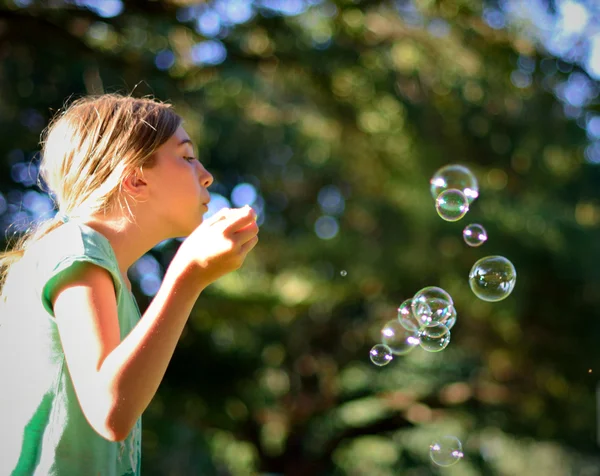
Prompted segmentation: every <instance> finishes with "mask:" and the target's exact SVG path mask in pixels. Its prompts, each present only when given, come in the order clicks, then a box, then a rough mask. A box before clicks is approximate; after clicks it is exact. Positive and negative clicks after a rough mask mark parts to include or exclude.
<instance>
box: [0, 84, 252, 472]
mask: <svg viewBox="0 0 600 476" xmlns="http://www.w3.org/2000/svg"><path fill="white" fill-rule="evenodd" d="M40 174H41V176H42V178H43V179H44V181H45V183H46V184H47V186H48V188H49V190H50V192H51V193H52V196H53V197H54V199H55V201H56V203H57V205H58V208H59V210H60V211H59V213H58V214H57V215H56V217H54V218H53V219H51V220H49V221H46V222H43V223H41V224H40V225H39V226H38V227H37V229H36V230H35V231H34V232H32V233H29V234H28V235H25V236H24V237H21V239H20V240H19V242H18V243H17V244H16V246H14V247H13V248H12V249H11V250H10V251H7V252H6V253H3V254H1V255H0V266H1V268H0V270H1V271H2V274H1V275H0V278H2V279H1V281H0V283H3V287H2V295H1V296H0V298H1V299H0V379H1V381H2V389H1V390H0V442H1V445H2V446H1V449H0V454H1V456H0V474H1V475H7V474H11V475H39V476H47V475H59V476H66V475H68V476H70V475H77V476H81V475H101V476H113V475H114V476H122V475H138V474H140V437H141V415H142V413H143V411H144V410H145V409H146V407H147V406H148V404H149V403H150V401H151V400H152V398H153V396H154V394H155V393H156V390H157V388H158V386H159V384H160V382H161V380H162V378H163V375H164V373H165V370H166V368H167V365H168V364H169V360H170V359H171V356H172V355H173V351H174V349H175V346H176V344H177V341H178V339H179V337H180V335H181V332H182V330H183V327H184V326H185V323H186V320H187V318H188V316H189V314H190V311H191V310H192V307H193V306H194V303H195V302H196V300H197V299H198V297H199V296H200V294H201V292H202V290H203V289H204V288H206V286H208V285H209V284H210V283H212V282H214V281H215V280H216V279H218V278H219V277H221V276H223V275H224V274H226V273H229V272H231V271H233V270H235V269H237V268H239V267H240V266H241V265H242V263H243V262H244V259H245V258H246V255H247V254H248V252H249V251H250V250H251V249H252V248H253V247H254V246H255V245H256V243H257V241H258V238H257V233H258V228H257V225H256V222H255V215H254V212H253V211H252V209H251V208H249V207H245V208H242V209H227V210H223V211H222V212H220V213H218V214H216V215H215V216H213V217H211V218H210V219H209V220H207V221H206V222H204V223H202V216H203V214H204V213H205V212H206V211H207V203H208V202H209V200H210V196H209V193H208V191H207V188H208V187H209V186H210V184H211V183H212V181H213V178H212V176H211V175H210V173H208V172H207V171H206V169H205V168H204V167H203V166H202V164H201V163H200V162H199V161H198V160H196V159H195V158H194V148H193V145H192V143H191V141H190V138H189V136H188V135H187V133H186V131H185V129H184V128H183V127H182V121H181V118H180V117H179V116H177V115H176V114H175V113H174V112H173V111H172V109H171V108H170V107H168V106H167V105H165V104H162V103H159V102H156V101H153V100H149V99H134V98H131V97H122V96H117V95H103V96H100V97H96V98H85V99H82V100H79V101H76V102H74V103H73V104H72V105H71V106H70V107H69V108H68V109H66V110H65V111H64V112H63V113H62V114H60V115H59V116H57V117H56V118H55V119H54V121H53V123H52V124H51V125H50V127H49V128H48V130H47V132H46V135H45V140H44V142H43V153H42V163H41V168H40ZM175 237H186V239H185V241H184V242H183V243H182V244H181V246H180V247H179V250H178V252H177V254H176V255H175V257H174V258H173V260H172V262H171V264H170V266H169V268H168V269H167V271H166V273H165V276H164V279H163V282H162V285H161V287H160V289H159V291H158V293H157V294H156V296H155V297H154V299H153V301H152V302H151V303H150V305H149V306H148V309H147V310H146V312H145V313H144V315H143V316H141V315H140V311H139V309H138V307H137V304H136V302H135V299H134V297H133V295H132V294H131V284H130V282H129V279H128V277H127V271H128V269H129V268H130V267H131V265H133V264H134V263H135V261H136V260H137V259H138V258H140V257H141V256H142V255H144V254H145V253H146V252H147V251H149V250H150V249H151V248H153V247H154V246H155V245H157V244H158V243H159V242H161V241H163V240H165V239H168V238H175Z"/></svg>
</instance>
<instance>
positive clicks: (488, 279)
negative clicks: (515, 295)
mask: <svg viewBox="0 0 600 476" xmlns="http://www.w3.org/2000/svg"><path fill="white" fill-rule="evenodd" d="M516 282H517V271H516V270H515V267H514V266H513V264H512V263H511V262H510V261H509V260H507V259H506V258H504V257H503V256H486V257H485V258H481V259H480V260H479V261H477V262H476V263H475V264H474V265H473V267H472V268H471V272H470V273H469V285H470V286H471V290H472V291H473V293H474V294H475V296H477V297H478V298H479V299H481V300H483V301H489V302H496V301H501V300H502V299H505V298H506V297H508V295H509V294H510V293H511V292H512V290H513V289H514V287H515V283H516Z"/></svg>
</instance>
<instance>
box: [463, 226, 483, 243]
mask: <svg viewBox="0 0 600 476" xmlns="http://www.w3.org/2000/svg"><path fill="white" fill-rule="evenodd" d="M463 238H464V240H465V243H466V244H467V245H469V246H473V247H476V246H481V245H483V244H484V243H485V242H486V241H487V239H488V235H487V231H485V228H484V227H482V226H481V225H478V224H477V223H471V224H470V225H467V226H466V227H465V229H464V230H463Z"/></svg>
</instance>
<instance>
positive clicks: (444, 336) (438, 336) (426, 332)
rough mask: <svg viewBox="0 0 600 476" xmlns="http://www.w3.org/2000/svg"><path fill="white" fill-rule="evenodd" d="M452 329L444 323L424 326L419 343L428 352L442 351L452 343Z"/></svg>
mask: <svg viewBox="0 0 600 476" xmlns="http://www.w3.org/2000/svg"><path fill="white" fill-rule="evenodd" d="M450 337H451V335H450V330H449V329H448V328H447V327H446V326H445V325H444V324H436V325H435V326H430V327H424V328H423V329H422V330H421V332H420V334H419V345H420V346H421V349H423V350H426V351H427V352H441V351H442V350H444V349H445V348H446V347H448V344H450Z"/></svg>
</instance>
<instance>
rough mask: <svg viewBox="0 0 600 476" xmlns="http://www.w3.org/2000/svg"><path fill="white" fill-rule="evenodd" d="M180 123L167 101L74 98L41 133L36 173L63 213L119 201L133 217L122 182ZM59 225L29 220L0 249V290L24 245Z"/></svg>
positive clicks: (104, 209)
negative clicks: (19, 233)
mask: <svg viewBox="0 0 600 476" xmlns="http://www.w3.org/2000/svg"><path fill="white" fill-rule="evenodd" d="M181 122H182V121H181V118H180V117H179V116H178V115H177V114H175V112H173V110H172V109H171V107H170V106H169V105H168V104H165V103H161V102H159V101H156V100H154V99H147V98H143V99H140V98H133V97H129V96H121V95H118V94H104V95H101V96H89V97H85V98H82V99H78V100H76V101H74V102H73V103H71V104H70V105H69V106H68V107H66V108H65V109H64V110H63V111H62V112H60V113H58V114H57V115H56V116H55V117H54V119H53V120H52V121H51V122H50V124H49V125H48V127H47V128H46V130H45V131H44V133H43V134H42V142H41V144H42V159H41V163H40V178H41V179H42V180H43V181H44V182H45V184H46V187H47V189H48V190H47V191H48V192H49V193H50V196H51V197H52V200H53V201H54V203H55V205H56V206H57V208H58V209H59V210H60V212H61V213H62V214H64V215H66V216H68V217H83V216H91V215H96V214H99V213H102V214H107V213H111V212H113V211H114V210H115V209H116V207H119V208H120V209H121V210H124V208H125V207H124V205H125V206H126V208H127V209H128V210H129V214H128V216H129V218H130V219H134V217H133V216H132V215H131V209H129V206H128V205H127V203H126V202H125V201H124V195H123V193H122V188H121V186H122V183H123V181H124V179H125V178H126V177H127V176H128V175H129V174H131V173H135V171H136V170H138V169H139V170H140V171H143V168H144V167H145V168H152V167H153V166H154V164H155V156H154V153H155V152H156V150H157V149H158V148H159V147H160V146H161V145H163V144H164V143H165V142H166V141H167V140H168V139H169V138H170V137H171V136H172V135H173V134H174V133H175V131H176V130H177V128H178V127H179V126H180V125H181ZM38 184H39V179H38ZM40 186H41V184H40ZM62 224H63V222H62V221H61V220H60V218H59V216H58V214H57V216H55V217H53V218H51V219H48V220H45V221H42V222H40V223H38V224H33V225H32V226H31V227H30V228H29V229H28V230H27V231H26V232H25V233H24V234H23V235H22V236H20V237H18V239H17V241H16V243H15V244H14V245H13V246H10V244H9V246H8V247H7V250H6V251H4V252H2V253H0V289H2V286H3V284H4V282H5V280H6V278H7V276H8V272H9V270H10V268H11V267H12V266H13V265H14V264H15V263H17V262H18V261H19V260H20V259H21V258H22V257H23V255H24V254H25V251H26V250H27V248H28V246H29V245H30V244H32V243H34V242H35V241H37V240H39V239H41V238H42V237H44V236H45V235H47V234H48V233H49V232H51V231H52V230H54V229H56V228H58V227H59V226H61V225H62Z"/></svg>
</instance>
